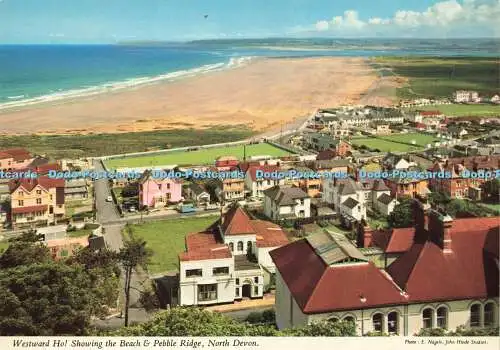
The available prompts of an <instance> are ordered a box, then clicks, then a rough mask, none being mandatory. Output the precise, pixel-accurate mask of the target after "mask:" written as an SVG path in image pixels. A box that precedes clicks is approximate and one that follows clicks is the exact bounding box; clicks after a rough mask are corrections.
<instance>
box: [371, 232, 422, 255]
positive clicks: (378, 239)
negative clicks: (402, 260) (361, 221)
mask: <svg viewBox="0 0 500 350" xmlns="http://www.w3.org/2000/svg"><path fill="white" fill-rule="evenodd" d="M414 235H415V229H414V228H413V227H408V228H395V229H392V230H377V231H374V232H373V233H372V240H373V242H372V246H376V247H379V248H380V249H382V250H383V251H384V252H385V253H388V254H391V253H404V252H406V251H407V250H408V249H410V247H411V246H412V244H413V237H414Z"/></svg>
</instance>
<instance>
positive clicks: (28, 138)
mask: <svg viewBox="0 0 500 350" xmlns="http://www.w3.org/2000/svg"><path fill="white" fill-rule="evenodd" d="M253 134H255V132H254V131H253V130H251V129H249V128H242V127H233V128H231V127H227V126H214V127H212V128H207V129H203V130H195V129H183V130H157V131H146V132H129V133H115V134H88V135H37V134H33V135H20V136H14V135H12V136H10V135H8V136H0V149H2V148H10V147H23V148H26V149H28V150H29V151H31V152H33V153H38V154H46V155H47V156H49V157H53V158H81V157H94V156H104V155H110V154H121V153H132V152H144V151H147V150H151V149H166V148H175V147H184V146H186V147H187V146H195V145H208V144H212V143H219V142H230V141H238V140H243V139H245V138H247V137H250V136H252V135H253Z"/></svg>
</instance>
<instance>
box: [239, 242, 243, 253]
mask: <svg viewBox="0 0 500 350" xmlns="http://www.w3.org/2000/svg"><path fill="white" fill-rule="evenodd" d="M238 251H239V252H242V251H243V242H242V241H239V242H238Z"/></svg>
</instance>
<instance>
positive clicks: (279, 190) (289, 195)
mask: <svg viewBox="0 0 500 350" xmlns="http://www.w3.org/2000/svg"><path fill="white" fill-rule="evenodd" d="M264 195H265V196H267V197H269V198H270V199H271V200H272V201H274V202H276V204H277V205H279V206H285V205H294V204H296V202H295V200H296V199H304V198H309V195H308V194H307V193H305V192H304V191H302V190H301V189H300V188H298V187H290V186H274V187H271V188H268V189H267V190H265V191H264Z"/></svg>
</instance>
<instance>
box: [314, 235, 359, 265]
mask: <svg viewBox="0 0 500 350" xmlns="http://www.w3.org/2000/svg"><path fill="white" fill-rule="evenodd" d="M306 240H307V242H308V243H309V244H310V245H311V247H312V248H313V249H314V250H315V251H316V253H317V254H318V255H319V256H320V257H321V258H322V259H323V261H324V262H325V263H326V264H328V265H332V264H336V263H344V262H356V261H368V259H367V258H366V257H365V256H364V255H363V254H362V253H361V252H360V251H359V250H358V249H357V248H356V247H355V246H354V245H352V244H351V242H349V240H348V239H347V238H346V237H345V236H344V235H342V234H339V233H335V232H321V233H317V234H313V235H311V236H309V237H306Z"/></svg>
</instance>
